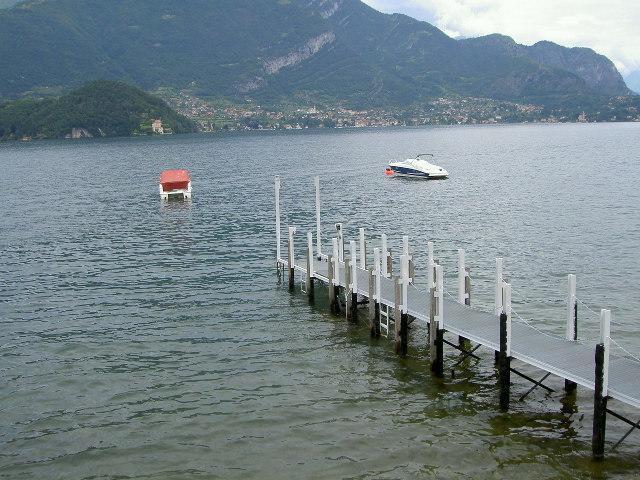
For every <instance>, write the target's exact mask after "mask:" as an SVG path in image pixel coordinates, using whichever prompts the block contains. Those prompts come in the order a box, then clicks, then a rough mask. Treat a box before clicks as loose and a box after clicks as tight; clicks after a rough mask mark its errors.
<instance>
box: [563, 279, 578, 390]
mask: <svg viewBox="0 0 640 480" xmlns="http://www.w3.org/2000/svg"><path fill="white" fill-rule="evenodd" d="M568 285H569V294H568V296H567V331H566V338H567V340H569V341H570V342H575V341H576V340H578V300H577V298H576V276H575V275H569V276H568ZM577 387H578V385H577V384H576V383H575V382H572V381H571V380H566V379H565V381H564V390H565V391H566V392H567V393H572V392H575V391H576V389H577Z"/></svg>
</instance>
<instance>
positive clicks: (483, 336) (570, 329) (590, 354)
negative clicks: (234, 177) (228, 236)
mask: <svg viewBox="0 0 640 480" xmlns="http://www.w3.org/2000/svg"><path fill="white" fill-rule="evenodd" d="M315 186H316V221H317V226H316V232H315V237H316V238H315V240H316V241H315V242H314V232H307V237H306V240H307V241H306V242H305V248H304V254H303V255H301V256H300V255H299V256H296V249H295V248H294V236H295V233H296V229H295V228H294V227H289V235H288V244H287V255H286V258H283V256H282V255H281V245H280V243H281V239H280V200H279V195H280V188H281V187H280V179H279V178H278V177H277V178H276V238H277V252H276V254H277V265H278V268H279V269H280V268H282V269H283V270H284V269H287V270H288V271H289V282H290V283H289V285H290V286H293V282H294V275H295V272H298V273H299V274H300V276H301V278H303V279H306V282H305V283H307V285H306V289H307V292H309V294H310V295H313V289H314V281H316V280H317V281H320V282H322V283H324V284H327V285H328V286H329V287H330V288H329V295H330V297H331V296H333V297H335V296H337V294H338V291H339V290H342V291H343V292H344V297H345V304H346V305H347V312H346V313H347V316H349V315H350V313H351V314H352V315H353V314H354V313H355V311H356V309H357V305H358V304H363V303H369V304H371V305H372V306H373V305H375V308H369V314H368V315H367V318H368V319H369V322H370V323H371V330H372V332H380V330H381V327H382V330H384V331H386V332H389V334H391V333H392V332H395V340H396V350H397V351H399V353H406V342H407V336H408V328H407V325H408V323H407V321H408V319H409V318H413V319H415V321H417V322H419V323H422V324H424V325H426V326H427V327H428V328H429V333H430V335H429V336H430V345H431V349H430V350H432V351H430V356H431V359H432V360H431V362H432V370H433V371H434V372H435V373H436V374H438V373H440V374H441V372H442V362H443V358H442V357H443V354H442V351H443V343H446V344H448V345H451V346H455V347H456V348H458V349H459V350H460V351H461V352H463V355H470V356H471V355H473V351H475V349H477V348H478V347H479V346H482V347H486V348H488V349H491V350H493V351H495V352H496V358H497V359H498V360H499V384H500V390H501V392H500V397H501V398H500V404H501V407H502V408H503V409H504V410H506V409H508V407H509V385H510V374H511V372H514V373H516V374H518V375H520V376H523V377H524V378H526V379H527V380H530V381H532V382H533V383H534V388H535V387H537V386H542V387H543V388H547V387H545V386H544V385H543V384H542V381H539V382H538V381H535V380H533V379H531V378H529V377H527V376H526V375H523V374H521V373H520V372H518V371H517V370H515V369H513V368H512V367H511V360H518V361H520V362H523V363H525V364H527V365H531V366H533V367H536V368H538V369H540V370H542V371H544V372H546V373H547V375H545V377H544V379H546V377H547V376H549V375H555V376H558V377H560V378H562V379H565V385H566V388H567V390H572V389H574V388H575V386H576V385H580V386H582V387H585V388H587V389H590V390H593V391H594V426H593V456H594V458H596V459H601V458H602V457H603V455H604V446H605V442H604V439H605V428H606V415H607V413H610V414H612V415H614V416H616V417H617V418H620V419H622V420H623V421H625V422H627V423H628V424H629V425H630V426H631V430H630V431H629V433H630V432H631V431H632V430H634V429H635V428H640V425H639V424H638V423H635V422H632V421H631V420H628V419H626V418H624V417H621V416H620V415H618V414H617V413H615V412H613V411H611V410H609V409H608V408H607V401H608V400H609V399H615V400H618V401H620V402H623V403H625V404H627V405H630V406H633V407H635V408H640V363H638V362H637V361H636V360H635V359H632V358H628V357H626V356H623V355H617V354H615V355H614V354H612V353H611V346H610V341H611V334H610V318H611V315H610V312H609V311H608V310H602V312H601V334H600V341H599V343H598V344H594V343H585V342H582V341H578V340H577V338H576V322H577V308H576V294H575V277H574V276H573V275H570V276H569V292H568V299H567V324H566V336H565V338H562V337H558V336H554V335H550V334H548V333H545V332H542V331H540V330H538V329H537V328H535V327H533V326H532V325H530V324H528V323H526V322H523V321H512V310H511V286H510V285H509V284H508V283H506V282H505V281H504V280H503V277H502V260H501V259H497V260H496V284H495V302H494V303H495V308H494V311H493V312H486V311H482V310H480V309H477V308H474V307H472V306H470V305H469V303H470V300H469V299H470V291H469V288H470V287H469V285H470V279H469V274H468V270H467V269H466V267H465V256H464V251H463V250H459V261H458V268H457V270H458V292H457V299H451V298H447V296H445V294H444V285H443V273H442V269H443V266H441V265H438V263H437V261H436V260H434V256H433V245H432V244H431V243H429V244H428V246H427V249H428V257H429V259H428V265H427V266H426V269H425V270H426V277H427V278H428V282H427V288H425V289H420V288H419V287H417V286H415V285H414V283H413V278H412V277H413V275H415V273H414V272H415V265H414V264H413V256H412V254H411V251H410V249H409V243H408V237H404V238H403V250H402V251H403V253H402V255H400V258H399V271H397V275H395V276H394V275H392V274H391V268H389V267H392V262H391V258H390V255H389V253H388V250H387V240H386V236H384V235H383V236H382V238H381V239H380V247H378V248H374V249H373V258H374V262H373V263H374V264H373V265H368V264H367V262H368V259H369V257H370V255H367V249H366V241H365V232H364V230H363V229H360V235H359V238H358V239H357V240H353V241H351V242H349V243H348V245H345V241H344V238H343V231H342V228H341V226H338V228H337V235H336V237H335V238H333V239H332V247H333V249H332V252H331V254H329V255H327V254H325V253H324V252H322V243H321V232H322V229H321V221H320V192H319V179H318V178H316V181H315ZM314 243H315V247H314ZM423 272H424V270H423ZM334 300H335V298H330V301H331V302H334ZM390 325H393V326H394V328H393V329H392V328H391V327H390ZM445 332H449V333H451V334H454V335H458V336H459V337H460V338H462V339H466V340H468V341H471V342H473V343H475V344H477V345H476V348H474V349H473V350H471V349H470V348H469V347H467V348H464V347H463V346H462V343H461V344H460V346H457V345H454V344H452V343H450V342H448V341H446V340H444V333H445ZM402 345H404V348H403V347H402ZM544 379H543V380H544ZM625 437H626V436H625Z"/></svg>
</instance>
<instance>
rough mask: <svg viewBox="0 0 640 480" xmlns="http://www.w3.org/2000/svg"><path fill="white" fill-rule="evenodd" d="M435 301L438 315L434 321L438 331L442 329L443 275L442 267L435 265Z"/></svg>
mask: <svg viewBox="0 0 640 480" xmlns="http://www.w3.org/2000/svg"><path fill="white" fill-rule="evenodd" d="M436 299H437V302H438V315H437V316H436V321H437V325H438V328H439V329H440V330H443V329H444V274H443V271H442V265H436Z"/></svg>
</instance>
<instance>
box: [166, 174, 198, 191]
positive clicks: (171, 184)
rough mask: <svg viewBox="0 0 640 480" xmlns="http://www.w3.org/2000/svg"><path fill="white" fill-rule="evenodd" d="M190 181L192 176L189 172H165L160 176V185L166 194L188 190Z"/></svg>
mask: <svg viewBox="0 0 640 480" xmlns="http://www.w3.org/2000/svg"><path fill="white" fill-rule="evenodd" d="M190 181H191V175H190V174H189V172H188V171H187V170H165V171H164V172H162V173H161V174H160V185H162V190H163V191H165V192H170V191H171V190H177V189H186V188H188V186H189V182H190Z"/></svg>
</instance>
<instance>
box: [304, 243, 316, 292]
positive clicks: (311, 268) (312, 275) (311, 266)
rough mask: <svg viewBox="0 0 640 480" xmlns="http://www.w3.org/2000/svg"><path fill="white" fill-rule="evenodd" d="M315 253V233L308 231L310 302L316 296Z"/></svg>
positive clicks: (308, 290)
mask: <svg viewBox="0 0 640 480" xmlns="http://www.w3.org/2000/svg"><path fill="white" fill-rule="evenodd" d="M314 266H315V262H314V255H313V233H311V232H307V282H306V283H307V297H309V302H313V298H314V296H315V292H314V282H315V271H314Z"/></svg>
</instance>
